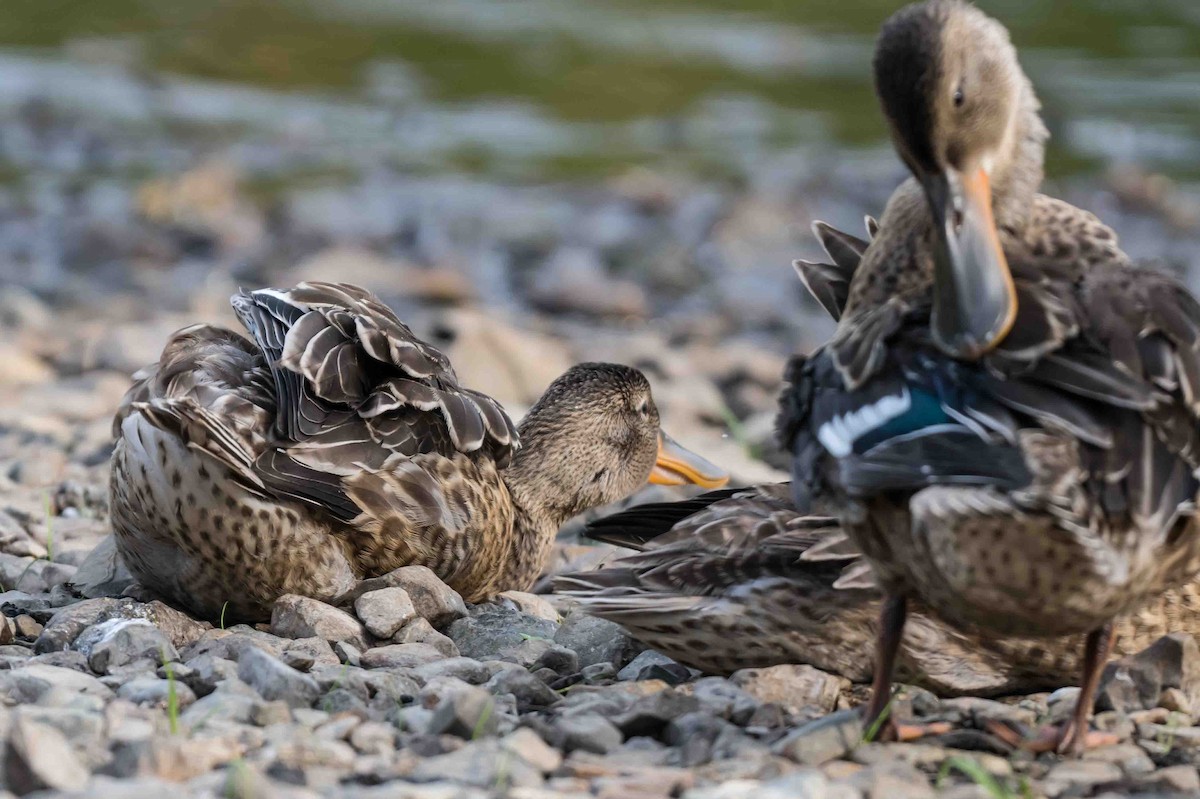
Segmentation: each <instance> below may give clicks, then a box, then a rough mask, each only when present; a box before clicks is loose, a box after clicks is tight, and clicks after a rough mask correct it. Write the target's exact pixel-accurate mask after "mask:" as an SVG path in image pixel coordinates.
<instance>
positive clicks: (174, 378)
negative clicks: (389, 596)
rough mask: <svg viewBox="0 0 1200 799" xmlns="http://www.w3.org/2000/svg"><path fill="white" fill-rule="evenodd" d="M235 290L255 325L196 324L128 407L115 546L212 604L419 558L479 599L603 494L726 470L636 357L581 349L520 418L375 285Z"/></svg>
mask: <svg viewBox="0 0 1200 799" xmlns="http://www.w3.org/2000/svg"><path fill="white" fill-rule="evenodd" d="M232 302H233V307H234V310H235V312H236V313H237V316H238V318H239V319H240V320H241V322H242V324H243V325H245V327H246V329H247V330H248V331H249V333H250V337H251V338H250V339H247V338H244V337H243V336H241V335H239V334H237V333H235V332H233V331H231V330H226V329H223V328H219V327H214V326H211V325H195V326H192V327H188V328H185V329H183V330H180V331H179V332H177V333H176V334H175V335H174V336H172V338H171V339H170V340H169V341H168V342H167V344H166V347H165V348H164V350H163V354H162V357H161V359H160V360H159V362H158V363H157V364H156V365H154V366H151V367H149V368H147V369H145V370H143V371H142V372H140V373H139V374H138V375H136V376H135V378H136V382H135V383H134V385H133V387H132V388H131V389H130V390H129V392H128V394H127V395H126V397H125V400H124V402H123V403H122V406H121V409H120V410H119V412H118V413H117V417H116V420H115V423H114V426H115V430H114V432H115V435H116V438H117V444H116V449H115V450H114V453H113V468H112V478H111V511H112V524H113V531H114V534H115V540H116V544H117V548H118V550H119V552H120V554H121V557H122V559H123V560H124V562H125V563H126V565H127V566H128V567H129V569H130V571H131V572H132V573H133V575H134V577H136V578H137V580H138V581H139V582H140V583H141V584H142V585H143V586H145V587H146V588H148V589H150V590H151V591H153V592H154V593H157V594H159V595H161V596H163V597H164V598H166V599H168V600H169V601H171V602H173V603H175V604H176V605H178V606H180V607H183V608H186V609H188V610H189V611H191V612H193V613H195V614H197V615H199V616H201V617H205V618H216V617H218V616H221V615H224V617H225V618H226V619H231V618H238V619H247V620H257V619H262V618H265V617H267V616H269V614H270V609H271V605H272V603H273V602H274V600H275V599H277V598H278V597H279V596H281V595H283V594H287V593H294V594H303V595H307V596H312V597H316V598H320V599H332V598H335V597H337V596H339V595H340V594H342V593H344V592H345V591H347V590H349V589H350V588H351V587H353V585H354V583H355V581H356V580H358V579H360V578H363V577H369V576H373V575H378V574H381V573H385V572H388V571H390V570H392V569H395V568H398V567H400V566H407V565H423V566H428V567H429V568H430V569H432V570H433V571H434V572H436V573H437V574H438V575H439V576H440V577H441V578H442V579H443V580H445V581H446V582H447V583H448V584H449V585H450V586H451V587H453V588H455V589H456V590H457V591H459V592H460V593H461V594H462V595H463V598H464V599H466V600H467V601H470V602H478V601H482V600H484V599H487V598H488V597H490V596H492V595H494V594H496V593H499V592H501V591H505V590H510V589H513V590H521V589H526V588H528V587H529V586H530V585H531V584H532V583H533V581H534V580H535V579H536V578H537V576H538V575H539V573H540V571H541V569H542V566H543V564H544V561H545V560H546V558H547V556H548V555H549V552H550V549H551V547H552V544H553V540H554V536H555V533H556V532H557V531H558V528H559V526H560V525H561V524H562V523H563V522H564V521H566V520H567V519H569V518H570V517H572V516H574V515H576V514H578V513H580V512H582V511H584V510H586V509H588V508H592V507H595V506H598V505H601V504H604V503H607V502H611V501H614V500H617V499H620V498H622V497H625V496H627V495H628V494H630V493H632V492H633V491H634V490H635V489H637V488H638V487H639V486H640V485H642V484H643V483H645V482H646V481H647V480H649V481H650V482H654V483H659V484H667V485H681V484H684V483H696V484H698V485H702V486H709V487H716V486H719V485H721V484H723V483H724V482H725V480H726V477H725V475H724V473H722V472H721V470H720V469H718V468H717V467H715V466H713V465H712V464H710V463H708V462H707V461H705V460H704V459H702V458H700V457H699V456H697V455H695V454H693V453H690V452H688V451H687V450H685V449H683V448H682V447H680V446H679V445H678V444H676V443H675V442H674V441H672V440H671V439H670V438H669V437H668V436H666V435H665V434H664V433H662V431H661V430H660V429H659V417H658V410H657V409H656V408H655V405H654V400H653V398H652V396H651V393H650V385H649V383H648V382H647V381H646V378H645V376H643V375H642V374H641V372H639V371H637V370H636V369H632V368H629V367H626V366H619V365H615V364H603V363H586V364H580V365H578V366H575V367H573V368H572V369H570V370H569V371H567V372H566V373H565V374H564V375H562V376H561V377H560V378H558V379H557V380H556V381H555V382H554V383H553V384H551V386H550V387H549V388H548V389H547V390H546V393H545V394H543V395H542V397H541V398H540V399H539V400H538V402H537V403H536V404H535V405H534V406H533V408H531V409H530V411H529V413H528V414H527V415H526V417H525V419H524V420H523V421H522V423H521V425H520V427H519V428H517V427H515V426H514V425H513V423H512V421H511V420H510V419H509V418H508V416H507V415H506V414H505V413H504V411H503V410H502V409H501V407H500V405H499V404H498V403H497V402H496V401H495V400H493V399H491V398H490V397H487V396H485V395H483V394H480V393H479V392H476V391H472V390H470V389H468V388H465V387H463V386H461V385H459V383H458V379H457V377H456V376H455V374H454V370H453V369H452V368H451V366H450V363H449V362H448V361H447V359H446V357H445V356H444V355H443V354H442V353H441V352H439V351H438V350H437V349H435V348H433V347H432V346H430V345H429V344H427V343H425V342H423V341H421V340H420V339H418V338H417V337H416V336H414V335H413V333H412V331H411V330H409V329H408V327H406V326H405V325H404V324H403V323H402V322H401V321H400V320H399V319H398V318H397V317H396V315H395V314H394V313H393V312H392V311H391V310H390V309H389V308H387V307H386V306H385V305H383V303H381V302H380V301H379V300H378V299H377V298H376V297H374V296H373V295H371V294H370V293H369V292H367V291H365V290H363V289H361V288H357V287H355V286H350V285H345V284H330V283H302V284H300V285H299V286H296V287H295V288H291V289H287V290H277V289H262V290H259V291H253V292H241V293H239V294H237V295H236V296H234V297H233V300H232Z"/></svg>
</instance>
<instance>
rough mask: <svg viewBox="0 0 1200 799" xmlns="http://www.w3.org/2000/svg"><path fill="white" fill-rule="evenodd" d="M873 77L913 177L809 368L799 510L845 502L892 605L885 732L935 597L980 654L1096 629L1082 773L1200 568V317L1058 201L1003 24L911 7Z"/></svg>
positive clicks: (802, 412) (1103, 229) (1078, 715)
mask: <svg viewBox="0 0 1200 799" xmlns="http://www.w3.org/2000/svg"><path fill="white" fill-rule="evenodd" d="M874 71H875V83H876V88H877V91H878V94H879V97H880V100H881V103H882V105H883V109H884V113H885V116H886V117H887V119H888V122H889V125H890V128H891V131H892V136H893V140H894V142H895V145H896V148H897V150H898V151H899V153H900V155H901V157H902V159H903V160H904V162H905V163H906V164H907V166H908V167H909V169H910V170H911V172H912V173H913V178H911V179H910V180H908V181H907V182H905V183H904V184H903V185H902V186H901V187H900V188H899V189H897V191H896V192H895V193H894V194H893V196H892V198H891V199H890V200H889V202H888V205H887V208H886V209H885V212H884V214H883V216H882V218H881V219H880V221H879V230H878V231H877V233H876V235H875V238H874V239H873V240H872V242H871V244H870V246H869V247H868V248H867V249H866V250H865V252H863V254H862V260H861V263H860V264H859V266H858V268H857V270H855V272H854V275H853V279H852V280H851V282H850V285H849V287H848V293H847V299H846V304H845V309H844V312H843V313H842V316H841V319H840V321H839V323H838V328H837V331H836V332H835V334H834V337H833V338H832V339H831V341H830V342H829V343H828V344H827V345H825V346H824V347H822V348H820V349H819V350H817V351H816V352H814V353H812V355H811V356H809V357H807V358H803V357H798V358H796V359H794V361H793V363H792V364H791V366H790V367H789V374H788V382H789V387H788V388H787V389H786V390H785V392H784V395H783V398H782V402H781V406H782V407H781V412H780V435H781V440H782V441H783V442H784V443H785V444H786V446H787V447H788V449H789V450H790V451H791V453H792V455H793V470H792V471H793V482H792V494H793V499H794V500H795V502H796V504H797V507H798V508H800V509H801V510H806V509H809V508H811V507H814V506H813V502H814V500H817V499H821V498H827V499H829V500H831V505H830V506H831V507H834V508H836V509H837V516H838V520H839V523H840V525H841V526H842V528H843V529H844V530H845V532H846V533H847V535H848V536H849V537H850V538H851V539H852V540H853V541H854V543H855V544H856V545H857V546H858V548H859V549H860V550H861V551H862V552H863V554H864V557H865V559H866V561H867V562H868V563H870V565H871V567H872V569H873V571H874V575H875V579H876V580H877V582H878V584H879V585H880V586H881V590H882V592H883V597H884V598H883V601H882V610H881V618H880V623H879V628H878V639H877V654H876V658H877V662H876V666H875V668H874V679H873V696H872V699H871V702H870V703H869V704H868V706H867V716H868V718H869V719H870V720H871V721H872V722H874V721H877V720H879V719H880V718H881V716H882V715H883V714H884V712H885V710H886V708H887V707H888V703H889V701H890V688H891V675H892V670H893V665H894V663H895V660H896V656H897V652H898V650H899V647H900V642H901V638H902V634H903V631H904V627H905V619H906V614H907V608H908V604H909V600H910V599H913V600H919V601H920V602H921V603H922V605H923V606H925V607H926V608H928V609H929V610H930V611H931V612H933V613H934V614H936V615H937V616H938V617H939V618H941V619H942V620H943V621H946V622H947V623H949V624H951V625H952V626H954V627H956V628H958V629H961V630H968V631H973V632H975V633H977V634H980V635H987V636H995V635H1008V636H1020V637H1053V636H1062V635H1078V634H1086V645H1085V648H1084V656H1083V676H1082V681H1081V689H1082V690H1081V692H1080V697H1079V701H1078V704H1077V707H1076V711H1075V713H1074V715H1073V718H1072V721H1071V723H1069V724H1068V725H1065V726H1064V727H1063V728H1062V729H1061V730H1058V731H1057V733H1056V737H1055V739H1054V741H1053V743H1054V744H1055V745H1056V746H1057V747H1058V748H1059V750H1060V751H1064V752H1066V751H1070V752H1078V751H1079V750H1080V749H1081V748H1082V747H1083V746H1084V745H1085V741H1086V738H1087V720H1088V715H1089V712H1090V709H1091V705H1092V702H1093V698H1094V694H1095V689H1096V684H1097V681H1098V678H1099V674H1100V670H1101V668H1102V666H1103V664H1104V661H1105V659H1106V658H1107V654H1108V652H1109V648H1110V644H1111V640H1112V621H1113V619H1114V618H1116V617H1117V616H1119V615H1122V614H1127V613H1130V612H1133V611H1136V609H1137V608H1139V607H1141V606H1143V605H1145V603H1147V602H1149V601H1153V600H1154V599H1155V598H1158V597H1161V596H1162V594H1163V592H1165V591H1166V590H1168V589H1169V588H1171V587H1177V586H1180V585H1183V584H1185V583H1186V582H1188V581H1190V580H1191V579H1192V578H1193V577H1194V576H1195V574H1196V573H1197V571H1198V570H1200V528H1198V527H1197V523H1196V521H1195V518H1194V507H1195V501H1196V498H1197V491H1198V488H1200V484H1198V482H1197V479H1196V477H1195V474H1194V473H1195V470H1196V469H1197V467H1198V466H1200V426H1198V425H1197V416H1198V415H1200V335H1198V334H1200V304H1198V303H1197V302H1196V300H1195V298H1193V297H1192V296H1191V295H1190V294H1189V293H1188V292H1187V291H1186V289H1185V288H1184V287H1183V286H1182V285H1181V284H1180V283H1179V282H1178V281H1177V280H1175V279H1174V278H1172V277H1170V276H1167V275H1163V274H1159V273H1156V272H1153V271H1149V270H1140V269H1137V268H1135V267H1134V266H1133V265H1132V264H1131V263H1130V261H1129V259H1128V257H1127V256H1126V255H1125V254H1124V253H1123V252H1122V251H1121V250H1120V249H1119V247H1118V246H1117V239H1116V236H1115V234H1114V233H1113V231H1112V230H1111V229H1110V228H1108V227H1107V226H1105V225H1104V224H1102V223H1101V222H1100V221H1099V220H1097V219H1096V218H1095V217H1094V216H1093V215H1091V214H1090V213H1087V212H1085V211H1082V210H1080V209H1078V208H1074V207H1072V206H1071V205H1068V204H1067V203H1065V202H1062V201H1060V200H1056V199H1052V198H1049V197H1046V196H1044V195H1041V194H1039V193H1038V188H1039V186H1040V183H1041V178H1042V158H1043V148H1044V142H1045V139H1046V131H1045V127H1044V126H1043V124H1042V122H1041V120H1040V118H1039V115H1038V108H1039V106H1038V101H1037V99H1036V97H1035V95H1034V92H1033V88H1032V86H1031V85H1030V83H1029V80H1028V79H1027V78H1026V77H1025V75H1024V73H1023V72H1022V70H1021V68H1020V66H1019V64H1018V61H1017V56H1016V52H1015V50H1014V48H1013V46H1012V44H1011V42H1010V41H1009V38H1008V34H1007V31H1006V30H1005V29H1004V27H1003V26H1002V25H1000V24H999V23H998V22H996V21H995V20H992V19H990V18H989V17H987V16H986V15H984V14H983V13H982V12H980V11H979V10H977V9H976V8H974V7H973V6H970V5H968V4H967V3H965V2H961V0H929V1H928V2H924V3H919V4H915V5H912V6H908V7H906V8H904V9H902V10H901V11H899V12H897V13H896V14H895V15H894V16H893V17H892V18H891V19H889V20H888V22H887V23H886V24H885V25H884V27H883V30H882V33H881V34H880V37H879V40H878V42H877V45H876V51H875V59H874Z"/></svg>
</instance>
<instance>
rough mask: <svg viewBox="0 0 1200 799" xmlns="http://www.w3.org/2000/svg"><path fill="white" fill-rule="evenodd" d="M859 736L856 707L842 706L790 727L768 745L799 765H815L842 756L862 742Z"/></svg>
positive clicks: (860, 730)
mask: <svg viewBox="0 0 1200 799" xmlns="http://www.w3.org/2000/svg"><path fill="white" fill-rule="evenodd" d="M862 737H863V725H862V717H861V716H860V715H859V713H858V711H857V710H843V711H840V712H838V713H832V714H830V715H828V716H825V717H824V718H821V719H817V720H816V721H813V722H810V723H808V724H805V725H804V726H803V727H800V728H799V729H796V730H793V731H792V732H790V733H788V734H787V735H785V736H784V737H783V738H781V739H780V740H779V741H778V742H776V743H775V745H774V746H773V747H771V749H772V751H773V752H775V753H776V754H779V755H783V756H784V757H786V758H788V759H790V760H794V761H796V762H797V763H800V764H801V765H806V766H818V765H820V764H822V763H824V762H826V761H828V760H833V759H835V758H839V757H845V756H846V755H847V754H849V753H850V752H851V751H853V750H854V747H856V746H858V745H859V743H861V742H862Z"/></svg>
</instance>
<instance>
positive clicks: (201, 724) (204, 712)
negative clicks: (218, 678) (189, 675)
mask: <svg viewBox="0 0 1200 799" xmlns="http://www.w3.org/2000/svg"><path fill="white" fill-rule="evenodd" d="M239 682H240V681H239ZM261 704H262V700H261V699H258V698H257V697H255V696H253V695H252V694H247V693H242V692H240V691H238V690H237V689H236V688H233V687H231V685H230V684H229V683H225V684H223V685H222V686H221V687H220V688H218V689H217V690H216V691H213V692H212V693H211V694H209V695H208V696H205V697H201V698H200V699H197V700H196V701H195V702H194V703H193V704H192V706H191V707H189V708H187V709H186V710H185V711H183V713H181V714H180V716H179V720H180V722H181V723H182V724H183V725H184V726H185V727H187V728H188V729H190V730H192V732H197V731H199V730H202V729H205V728H206V727H208V726H218V725H220V724H221V723H223V722H234V723H238V724H250V723H251V720H252V718H253V714H254V710H255V708H256V707H257V706H258V705H261Z"/></svg>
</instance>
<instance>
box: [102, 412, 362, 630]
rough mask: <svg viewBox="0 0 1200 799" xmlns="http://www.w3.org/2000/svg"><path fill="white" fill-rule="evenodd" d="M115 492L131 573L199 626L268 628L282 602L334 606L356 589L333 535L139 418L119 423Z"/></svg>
mask: <svg viewBox="0 0 1200 799" xmlns="http://www.w3.org/2000/svg"><path fill="white" fill-rule="evenodd" d="M110 489H111V514H112V526H113V533H114V536H115V540H116V544H117V548H118V550H119V551H120V553H121V557H122V559H123V560H124V561H125V564H126V566H128V567H129V570H130V572H132V574H133V575H134V577H136V578H137V580H138V582H139V583H141V584H142V585H143V586H144V587H146V588H148V589H150V590H151V591H153V592H154V593H156V594H158V595H160V596H162V597H163V598H164V599H166V600H167V601H169V602H171V603H172V604H175V605H177V606H179V607H182V608H185V609H187V610H189V611H190V612H192V613H194V614H196V615H198V616H200V617H203V618H208V619H217V618H219V617H222V616H224V618H225V619H226V620H227V621H228V620H229V619H237V620H253V621H259V620H265V619H268V618H269V617H270V614H271V604H272V603H273V602H274V601H275V600H276V599H277V598H279V597H280V596H282V595H284V594H303V595H305V596H311V597H315V598H318V599H327V598H332V597H334V596H336V595H338V594H341V593H343V592H345V591H347V590H349V588H350V587H352V586H353V584H354V580H355V575H354V573H353V570H352V569H351V566H350V563H349V561H348V560H347V558H346V554H345V552H344V549H343V545H342V544H341V543H340V542H339V540H338V539H337V538H336V537H335V536H334V535H332V534H331V531H330V529H329V528H328V527H327V526H325V525H321V524H318V523H314V522H312V521H311V520H310V519H308V518H307V517H306V516H305V515H304V514H302V513H301V512H300V511H299V510H298V509H296V508H292V507H290V506H289V505H288V504H286V503H280V502H279V501H277V500H274V499H270V498H267V497H264V496H258V495H256V494H255V493H254V492H253V491H251V490H250V489H247V488H246V487H244V486H243V484H242V483H240V482H239V481H238V480H236V479H235V477H234V475H233V474H232V473H231V472H230V470H229V469H228V468H227V467H225V466H223V465H222V464H221V463H220V462H218V461H217V460H216V459H214V458H211V457H209V456H207V455H204V454H202V453H198V452H197V451H195V450H194V449H191V448H189V447H188V446H187V445H185V444H184V443H183V442H182V441H180V440H179V439H178V438H177V437H176V436H175V435H173V434H172V433H170V432H167V431H164V430H162V429H160V428H158V427H155V426H154V425H152V424H151V423H150V422H149V421H148V420H146V419H145V418H144V417H143V416H142V415H141V414H140V413H138V412H134V413H131V414H130V415H129V416H128V417H126V419H125V420H124V422H123V423H122V427H121V437H120V439H119V440H118V442H117V445H116V449H115V450H114V452H113V468H112V476H111V486H110Z"/></svg>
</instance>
